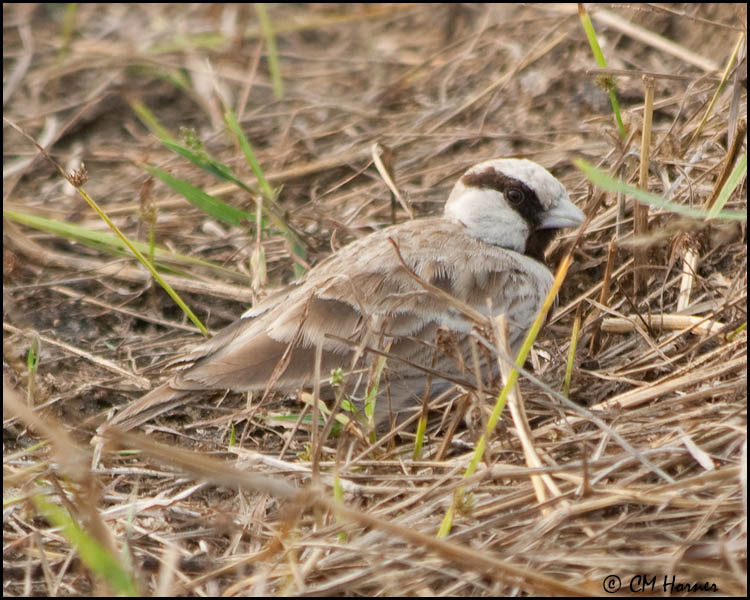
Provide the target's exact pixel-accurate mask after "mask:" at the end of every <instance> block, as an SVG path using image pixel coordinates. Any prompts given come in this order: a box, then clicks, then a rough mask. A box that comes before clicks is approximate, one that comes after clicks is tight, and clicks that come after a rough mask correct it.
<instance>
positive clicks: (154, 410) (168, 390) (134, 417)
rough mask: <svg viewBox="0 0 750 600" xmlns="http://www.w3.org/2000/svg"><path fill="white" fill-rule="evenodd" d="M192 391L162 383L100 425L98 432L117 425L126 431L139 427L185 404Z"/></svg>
mask: <svg viewBox="0 0 750 600" xmlns="http://www.w3.org/2000/svg"><path fill="white" fill-rule="evenodd" d="M190 393H191V391H190V390H176V389H174V388H173V387H171V386H170V385H169V383H165V384H163V385H160V386H159V387H158V388H156V389H154V390H152V391H150V392H149V393H148V394H146V395H145V396H142V397H141V398H139V399H138V400H136V401H135V402H133V403H132V404H129V405H128V406H127V407H126V408H125V409H124V410H122V411H120V412H119V413H117V414H116V415H115V416H114V417H113V418H112V419H110V420H109V421H107V422H106V423H104V424H103V425H102V426H101V427H99V430H98V433H102V432H103V431H105V430H106V429H108V428H109V427H115V426H116V427H117V428H118V429H121V430H124V431H128V430H130V429H133V428H134V427H138V426H139V425H142V424H143V423H145V422H146V421H148V420H150V419H153V418H154V417H157V416H159V415H160V414H162V413H165V412H167V411H168V410H170V409H171V408H174V407H175V406H178V405H180V404H183V403H184V402H185V397H186V396H188V395H189V394H190Z"/></svg>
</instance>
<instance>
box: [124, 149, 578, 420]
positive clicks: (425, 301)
mask: <svg viewBox="0 0 750 600" xmlns="http://www.w3.org/2000/svg"><path fill="white" fill-rule="evenodd" d="M582 221H583V214H582V213H581V212H580V210H579V209H578V208H576V207H575V206H574V205H573V204H572V203H571V202H570V200H569V198H568V196H567V193H566V192H565V189H564V188H563V186H562V185H561V184H560V183H559V182H558V181H557V180H556V179H555V178H554V177H553V176H552V175H550V174H549V173H548V172H547V171H546V170H544V169H543V168H542V167H540V166H539V165H537V164H535V163H532V162H530V161H526V160H517V159H496V160H492V161H486V162H484V163H480V164H479V165H477V166H475V167H473V168H472V169H470V170H469V171H467V172H466V173H465V174H464V176H463V177H462V178H461V179H460V180H459V182H458V183H457V184H456V185H455V186H454V189H453V191H452V193H451V195H450V197H449V199H448V202H447V203H446V208H445V213H444V215H443V216H441V217H431V218H425V219H418V220H414V221H408V222H406V223H402V224H399V225H394V226H392V227H388V228H386V229H382V230H380V231H377V232H375V233H372V234H370V235H368V236H366V237H364V238H362V239H360V240H358V241H356V242H353V243H352V244H349V245H348V246H345V247H343V248H341V249H340V250H339V251H337V252H336V253H335V254H333V255H332V256H330V257H328V258H327V259H326V260H324V261H322V262H321V263H319V264H318V265H316V266H315V268H313V269H312V270H311V271H310V272H309V273H307V275H306V276H305V277H304V278H303V279H301V280H300V281H299V282H297V283H295V284H293V285H291V286H290V287H288V288H286V289H285V290H283V291H280V292H278V293H276V294H274V295H272V296H271V297H269V298H267V299H266V300H265V301H264V302H262V303H260V304H259V305H257V306H255V307H253V308H252V309H250V310H249V311H247V312H246V313H245V314H244V315H243V316H242V318H240V319H239V320H238V321H236V322H234V323H232V324H231V325H229V326H228V327H226V328H225V329H223V330H222V331H220V332H219V333H217V334H216V336H214V337H213V338H212V339H211V340H208V341H207V342H205V343H203V344H201V345H199V346H197V347H196V348H195V349H193V350H192V351H190V352H188V353H187V354H186V355H185V356H184V357H183V358H182V359H180V361H179V362H180V363H182V365H183V368H182V370H181V371H179V372H178V373H177V374H176V375H174V376H173V377H172V378H171V379H170V380H169V381H168V382H167V383H165V384H163V385H161V386H159V387H158V388H156V389H155V390H153V391H152V392H150V393H149V394H147V395H146V396H144V397H142V398H141V399H140V400H138V401H136V402H135V403H133V404H131V405H130V406H128V407H127V408H125V409H124V410H123V411H122V412H121V413H119V414H118V415H117V416H116V417H114V418H113V419H112V420H111V422H110V423H111V424H113V425H115V424H116V425H119V426H122V427H125V428H130V427H134V426H136V425H139V424H140V423H143V422H144V421H146V420H148V419H150V418H152V417H153V416H155V415H158V414H161V413H162V412H164V411H166V410H169V409H170V408H171V407H173V406H175V405H177V404H180V403H182V402H184V401H185V400H186V398H187V397H188V396H190V395H192V394H194V393H195V392H196V391H198V390H209V389H232V390H236V391H245V390H259V391H262V390H265V389H266V386H267V385H268V384H269V381H270V382H272V384H273V389H275V390H280V391H296V390H297V389H299V388H300V387H302V386H305V385H311V384H312V377H313V376H314V357H315V351H316V347H317V346H318V345H320V346H321V347H322V365H321V374H322V378H323V379H326V378H327V375H328V373H330V371H331V369H334V368H336V367H342V368H344V370H348V369H349V368H350V367H351V366H352V365H351V360H352V356H353V352H354V351H355V350H358V349H359V350H360V351H362V352H361V354H362V359H361V361H360V365H361V364H364V366H367V365H369V364H371V363H372V362H373V361H376V360H377V357H378V355H377V354H376V353H373V352H369V351H367V350H366V348H368V347H369V348H375V349H379V350H381V351H387V352H388V353H390V355H391V358H390V359H389V360H388V385H389V390H388V391H389V392H390V394H389V396H390V399H391V405H392V408H393V410H394V411H396V412H398V411H401V410H402V409H404V408H406V407H408V406H410V405H413V404H415V403H416V402H418V401H419V399H421V397H422V396H423V394H424V390H425V369H426V370H427V371H429V370H433V371H439V372H443V373H445V374H446V375H448V376H449V377H450V378H451V379H457V380H463V381H467V382H468V383H471V380H472V379H473V375H472V373H473V370H472V369H471V368H468V369H467V370H465V371H464V372H462V371H461V369H460V364H461V363H462V362H463V363H466V362H467V361H469V360H470V351H471V349H470V344H471V343H472V341H471V336H470V335H469V334H470V332H471V328H472V326H473V325H474V322H473V321H472V319H471V318H469V317H468V316H467V315H466V314H465V313H464V312H462V311H461V310H460V307H459V305H458V304H457V303H456V302H454V301H451V300H450V298H448V297H447V296H446V295H445V294H436V293H434V291H432V290H430V289H429V285H432V286H435V287H437V288H439V289H440V290H443V291H444V292H447V293H448V294H450V296H452V297H454V298H455V299H457V300H458V301H459V302H463V303H465V305H468V306H469V307H470V308H471V309H473V310H474V311H477V312H478V313H481V314H483V315H486V314H487V313H488V309H487V299H488V298H489V299H490V301H491V305H492V307H493V313H494V314H499V313H505V315H506V318H507V320H508V323H509V341H510V344H511V348H512V349H513V351H514V352H515V351H516V350H517V345H518V343H519V342H520V341H521V340H522V338H523V336H524V334H525V332H526V330H527V329H528V327H529V325H530V324H531V322H532V321H533V319H534V317H535V316H536V313H537V312H538V310H539V308H540V306H541V303H542V301H543V300H544V297H545V296H546V294H547V292H548V290H549V288H550V286H551V285H552V273H551V272H550V271H549V269H548V268H547V267H546V266H545V265H544V264H543V263H542V262H540V261H541V259H542V257H543V252H544V249H545V247H546V246H547V244H548V243H549V241H550V240H551V235H550V232H552V233H554V231H555V230H557V229H559V228H561V227H568V226H575V225H578V224H580V223H581V222H582ZM402 260H403V263H402ZM404 263H405V264H406V266H407V267H408V269H409V270H410V271H412V274H410V273H409V272H408V271H407V269H406V268H405V267H404ZM414 275H416V276H417V277H416V278H415V277H414ZM420 279H421V280H422V281H424V282H427V284H428V285H427V286H425V285H424V284H422V283H420V281H419V280H420ZM439 329H440V330H441V331H443V332H449V333H450V335H449V337H450V338H452V339H453V342H454V347H455V348H456V349H457V350H456V352H454V353H453V355H451V353H450V352H444V351H438V352H437V353H436V347H435V341H436V339H437V338H436V336H437V335H438V330H439ZM448 346H450V344H448ZM290 352H291V354H290ZM399 359H403V361H402V360H399ZM469 364H471V363H469ZM418 366H421V367H423V369H420V368H418ZM355 379H356V375H352V376H351V378H350V381H349V386H348V391H350V392H351V393H353V394H354V395H355V396H357V395H359V396H362V395H363V393H364V390H363V388H364V386H365V385H366V383H367V382H366V381H364V379H366V378H365V377H360V379H361V381H360V382H359V383H360V385H359V386H357V385H356V383H354V380H355ZM432 379H434V383H433V385H432V388H431V391H432V392H433V393H434V392H435V391H436V390H438V389H441V388H444V387H446V385H447V384H446V383H445V381H444V380H443V381H441V380H440V378H436V377H433V378H432ZM381 387H384V386H381ZM379 406H380V407H381V409H380V414H379V417H380V419H381V420H382V418H383V417H384V416H385V415H386V414H387V404H386V403H385V402H384V401H381V400H379Z"/></svg>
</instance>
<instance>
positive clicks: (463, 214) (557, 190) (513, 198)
mask: <svg viewBox="0 0 750 600" xmlns="http://www.w3.org/2000/svg"><path fill="white" fill-rule="evenodd" d="M445 217H446V218H447V219H450V220H451V221H454V222H456V223H461V224H462V225H464V226H465V227H466V228H467V229H468V230H469V233H470V234H471V235H472V236H474V237H476V238H478V239H481V240H482V241H484V242H487V243H488V244H493V245H496V246H501V247H503V248H508V249H509V250H514V251H516V252H520V253H522V254H527V255H529V256H531V257H533V258H536V259H537V260H543V258H544V251H545V250H546V248H547V246H548V245H549V243H550V242H551V241H552V238H553V237H554V234H555V232H556V231H557V230H558V229H561V228H563V227H576V226H578V225H580V224H581V223H583V220H584V215H583V212H581V210H580V209H579V208H578V207H577V206H576V205H575V204H573V203H572V202H571V200H570V198H569V197H568V193H567V192H566V191H565V188H564V187H563V185H562V184H561V183H560V182H559V181H558V180H557V179H555V178H554V177H553V176H552V174H551V173H550V172H549V171H547V170H546V169H545V168H544V167H542V166H540V165H538V164H536V163H535V162H532V161H530V160H525V159H517V158H497V159H493V160H487V161H484V162H481V163H479V164H478V165H475V166H473V167H471V168H470V169H469V170H468V171H466V173H464V174H463V175H462V176H461V179H459V180H458V182H457V183H456V185H455V186H453V190H452V191H451V194H450V196H449V197H448V202H447V203H446V205H445Z"/></svg>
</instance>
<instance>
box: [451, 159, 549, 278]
mask: <svg viewBox="0 0 750 600" xmlns="http://www.w3.org/2000/svg"><path fill="white" fill-rule="evenodd" d="M461 181H462V182H463V184H464V185H465V186H467V187H477V188H480V189H490V190H496V191H498V192H500V193H501V194H502V195H503V196H505V198H508V193H507V190H510V189H512V188H515V189H517V190H519V191H521V192H522V193H523V200H522V201H521V202H520V203H519V202H511V206H512V207H513V209H514V210H516V211H517V212H518V214H520V215H521V218H522V219H523V220H524V221H526V223H527V224H528V225H529V236H528V238H527V239H526V249H525V252H524V254H526V255H527V256H530V257H531V258H535V259H536V260H538V261H539V262H541V263H543V262H544V251H545V250H546V249H547V246H549V244H550V242H551V241H552V238H553V237H554V236H555V233H556V230H555V229H537V226H538V225H539V222H540V221H541V218H542V214H544V207H543V206H542V203H541V202H540V201H539V196H537V195H536V192H535V191H534V190H533V189H531V188H530V187H529V186H528V185H526V184H525V183H524V182H523V181H521V180H519V179H515V178H514V177H509V176H508V175H505V174H504V173H501V172H499V171H496V170H495V169H493V168H492V167H487V168H486V169H484V170H482V171H476V172H474V173H467V174H466V175H464V176H463V177H462V178H461Z"/></svg>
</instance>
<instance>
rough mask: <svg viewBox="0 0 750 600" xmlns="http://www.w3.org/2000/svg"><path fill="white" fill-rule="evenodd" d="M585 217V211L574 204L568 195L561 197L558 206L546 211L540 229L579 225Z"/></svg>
mask: <svg viewBox="0 0 750 600" xmlns="http://www.w3.org/2000/svg"><path fill="white" fill-rule="evenodd" d="M585 218H586V216H585V215H584V214H583V211H581V209H580V208H578V207H577V206H576V205H575V204H573V203H572V202H571V201H570V198H568V197H567V195H566V196H565V197H563V198H560V201H559V202H558V203H557V205H556V206H554V207H553V208H551V209H550V210H548V211H547V212H545V213H544V215H543V216H542V220H541V222H540V223H539V229H561V228H563V227H578V226H579V225H580V224H581V223H583V221H584V219H585Z"/></svg>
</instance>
